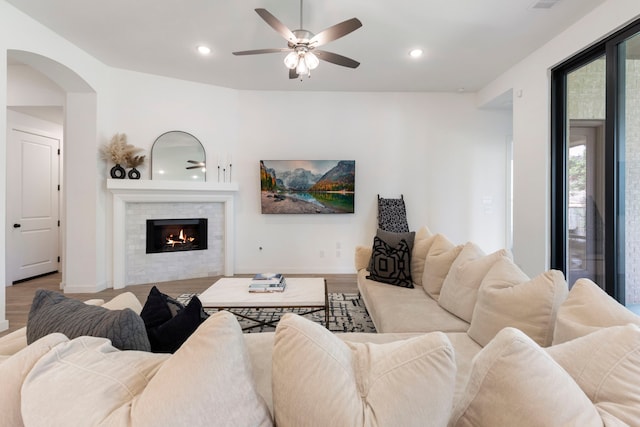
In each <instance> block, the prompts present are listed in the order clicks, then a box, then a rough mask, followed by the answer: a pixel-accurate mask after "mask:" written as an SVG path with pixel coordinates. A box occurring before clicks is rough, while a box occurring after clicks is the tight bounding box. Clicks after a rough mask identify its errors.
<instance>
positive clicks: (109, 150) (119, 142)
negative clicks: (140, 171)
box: [101, 133, 144, 167]
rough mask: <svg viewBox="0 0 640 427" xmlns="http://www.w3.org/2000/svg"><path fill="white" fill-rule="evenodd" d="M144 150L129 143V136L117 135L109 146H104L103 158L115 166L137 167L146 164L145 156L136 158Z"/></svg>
mask: <svg viewBox="0 0 640 427" xmlns="http://www.w3.org/2000/svg"><path fill="white" fill-rule="evenodd" d="M140 151H142V148H138V147H134V146H133V145H131V144H128V143H127V135H125V134H124V133H116V134H115V135H113V137H112V138H111V141H110V142H109V143H108V144H105V145H103V146H102V149H101V152H102V158H103V159H105V160H111V161H112V162H113V163H115V164H124V165H126V166H128V167H137V166H140V165H141V164H143V163H144V156H135V154H136V153H139V152H140Z"/></svg>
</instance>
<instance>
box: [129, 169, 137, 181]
mask: <svg viewBox="0 0 640 427" xmlns="http://www.w3.org/2000/svg"><path fill="white" fill-rule="evenodd" d="M128 176H129V179H140V171H139V170H138V169H136V168H132V169H131V170H130V171H129V174H128Z"/></svg>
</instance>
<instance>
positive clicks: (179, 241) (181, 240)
mask: <svg viewBox="0 0 640 427" xmlns="http://www.w3.org/2000/svg"><path fill="white" fill-rule="evenodd" d="M194 240H196V238H195V237H190V236H187V235H186V234H184V230H180V235H179V236H178V237H175V236H174V235H173V234H170V235H169V236H168V237H167V245H170V246H171V247H174V246H175V245H184V244H185V243H192V242H193V241H194Z"/></svg>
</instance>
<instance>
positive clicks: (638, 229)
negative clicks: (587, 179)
mask: <svg viewBox="0 0 640 427" xmlns="http://www.w3.org/2000/svg"><path fill="white" fill-rule="evenodd" d="M617 54H618V67H617V68H618V79H617V80H618V85H617V99H618V114H617V120H616V130H617V132H616V133H617V138H616V139H617V143H618V152H619V153H620V154H619V159H618V168H619V173H620V182H619V188H618V194H619V200H620V214H619V217H618V222H619V227H620V229H619V235H620V237H621V239H620V244H621V247H620V248H619V252H620V255H619V257H618V258H619V263H618V271H619V274H620V276H621V277H620V280H621V281H622V283H623V284H624V302H625V303H626V304H627V306H629V307H631V308H633V309H640V34H635V35H633V36H631V37H629V38H626V39H625V40H623V41H621V42H620V43H619V44H618V45H617Z"/></svg>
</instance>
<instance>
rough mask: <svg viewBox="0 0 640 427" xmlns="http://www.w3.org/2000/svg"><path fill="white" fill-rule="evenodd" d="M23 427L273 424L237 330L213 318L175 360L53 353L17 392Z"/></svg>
mask: <svg viewBox="0 0 640 427" xmlns="http://www.w3.org/2000/svg"><path fill="white" fill-rule="evenodd" d="M22 413H23V417H24V421H25V425H34V426H40V425H47V426H71V425H112V426H125V425H134V426H139V427H144V426H179V425H184V426H197V425H229V426H240V425H251V426H270V425H272V420H271V415H270V413H269V410H268V408H267V406H266V404H265V403H264V400H263V399H262V397H261V396H259V395H258V393H257V392H256V390H255V383H254V380H253V376H252V373H251V366H250V362H249V356H248V354H247V350H246V346H245V342H244V338H243V336H242V330H241V328H240V325H239V324H238V322H237V320H236V319H235V317H234V316H233V315H232V314H230V313H228V312H220V313H216V314H215V315H213V316H211V317H210V318H209V319H208V320H207V321H205V322H204V323H203V324H202V325H200V327H199V328H198V330H197V331H196V332H195V333H194V334H193V335H191V336H190V337H189V339H188V340H187V341H186V342H185V343H184V344H183V345H182V347H180V349H179V350H178V351H176V353H175V354H173V355H169V354H155V353H147V352H138V351H119V350H117V349H116V348H114V347H113V346H112V345H110V343H109V342H108V340H106V339H104V338H94V337H80V338H77V339H75V340H72V341H69V342H68V343H63V344H60V345H58V346H56V347H54V348H53V349H52V350H51V351H50V352H49V353H47V354H46V355H45V356H43V357H42V358H41V359H40V360H39V361H38V362H37V363H36V364H35V366H34V368H33V369H32V370H31V372H30V373H29V375H28V376H27V378H26V380H25V382H24V385H23V387H22Z"/></svg>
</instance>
